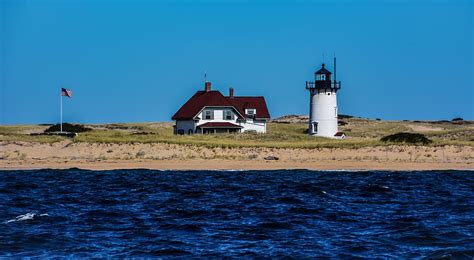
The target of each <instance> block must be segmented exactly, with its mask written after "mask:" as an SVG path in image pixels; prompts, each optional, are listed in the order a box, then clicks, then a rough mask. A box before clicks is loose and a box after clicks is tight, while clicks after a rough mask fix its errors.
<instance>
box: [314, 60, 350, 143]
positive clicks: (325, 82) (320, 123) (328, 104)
mask: <svg viewBox="0 0 474 260" xmlns="http://www.w3.org/2000/svg"><path fill="white" fill-rule="evenodd" d="M306 89H307V90H309V93H310V108H309V130H308V134H309V135H312V136H323V137H330V138H335V135H336V133H337V132H338V130H337V95H336V94H337V91H338V90H339V89H341V82H340V81H339V82H337V81H336V58H335V57H334V80H331V72H330V71H329V70H327V69H326V68H325V65H324V63H323V64H322V66H321V69H319V70H318V71H316V72H315V73H314V82H308V81H307V82H306Z"/></svg>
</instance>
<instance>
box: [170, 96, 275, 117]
mask: <svg viewBox="0 0 474 260" xmlns="http://www.w3.org/2000/svg"><path fill="white" fill-rule="evenodd" d="M204 107H233V108H234V109H235V110H236V111H237V112H238V113H240V115H239V114H237V116H238V117H239V118H241V119H242V118H243V117H242V116H243V115H245V109H246V108H255V109H256V110H257V113H256V115H255V118H263V119H270V113H269V112H268V108H267V104H266V102H265V98H264V97H225V96H224V95H222V94H221V92H219V91H216V90H211V91H208V92H206V91H198V92H196V94H194V95H193V96H192V97H191V98H190V99H189V100H188V101H187V102H186V103H184V105H183V106H182V107H181V108H180V109H179V110H178V111H177V112H176V113H175V114H174V115H173V117H172V118H171V119H172V120H192V119H194V117H195V116H196V115H197V114H198V113H199V112H200V111H201V110H202V109H203V108H204Z"/></svg>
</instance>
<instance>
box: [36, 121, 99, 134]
mask: <svg viewBox="0 0 474 260" xmlns="http://www.w3.org/2000/svg"><path fill="white" fill-rule="evenodd" d="M91 130H92V129H91V128H88V127H85V126H82V125H76V124H69V123H64V124H63V132H72V133H83V132H88V131H91ZM59 131H61V126H60V125H59V124H56V125H53V126H51V127H49V128H48V129H46V130H44V132H45V133H53V132H59Z"/></svg>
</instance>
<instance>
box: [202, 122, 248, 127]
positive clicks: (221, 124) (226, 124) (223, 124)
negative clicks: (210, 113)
mask: <svg viewBox="0 0 474 260" xmlns="http://www.w3.org/2000/svg"><path fill="white" fill-rule="evenodd" d="M198 127H200V128H242V126H240V125H236V124H232V123H229V122H209V123H205V124H202V125H198Z"/></svg>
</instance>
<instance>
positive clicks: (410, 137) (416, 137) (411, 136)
mask: <svg viewBox="0 0 474 260" xmlns="http://www.w3.org/2000/svg"><path fill="white" fill-rule="evenodd" d="M380 141H382V142H393V143H408V144H418V143H421V144H429V143H431V142H432V141H431V140H430V139H428V138H426V136H424V135H422V134H418V133H403V132H402V133H396V134H393V135H387V136H385V137H382V138H381V139H380Z"/></svg>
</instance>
